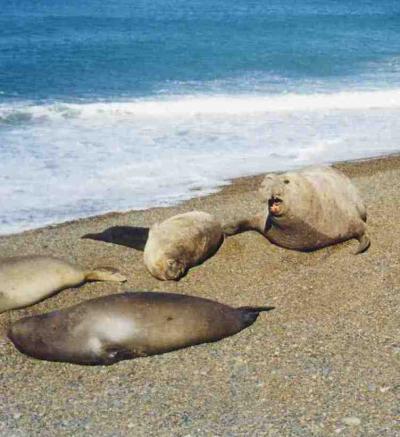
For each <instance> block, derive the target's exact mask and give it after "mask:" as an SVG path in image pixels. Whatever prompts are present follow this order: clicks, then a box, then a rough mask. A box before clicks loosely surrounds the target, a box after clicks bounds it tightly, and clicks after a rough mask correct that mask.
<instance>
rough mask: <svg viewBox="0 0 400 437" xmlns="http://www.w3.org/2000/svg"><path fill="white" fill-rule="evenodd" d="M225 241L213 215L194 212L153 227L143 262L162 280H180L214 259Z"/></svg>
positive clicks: (174, 217) (176, 216) (180, 215)
mask: <svg viewBox="0 0 400 437" xmlns="http://www.w3.org/2000/svg"><path fill="white" fill-rule="evenodd" d="M222 241H223V233H222V227H221V224H220V223H219V222H218V221H217V220H216V219H215V218H214V217H213V216H212V215H210V214H207V213H206V212H202V211H191V212H187V213H185V214H179V215H175V216H173V217H171V218H169V219H168V220H165V221H164V222H162V223H156V224H154V225H153V226H152V227H151V228H150V232H149V236H148V239H147V242H146V246H145V248H144V263H145V265H146V267H147V268H148V270H149V271H150V273H151V274H152V275H153V276H155V277H156V278H158V279H161V280H171V279H172V280H177V279H179V278H181V277H182V276H183V275H184V274H185V273H186V272H187V270H188V269H189V268H190V267H193V266H195V265H197V264H200V263H201V262H203V261H205V260H206V259H207V258H209V257H210V256H212V255H213V254H214V253H215V252H216V251H217V250H218V248H219V246H220V245H221V243H222Z"/></svg>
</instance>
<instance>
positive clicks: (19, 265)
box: [0, 255, 126, 313]
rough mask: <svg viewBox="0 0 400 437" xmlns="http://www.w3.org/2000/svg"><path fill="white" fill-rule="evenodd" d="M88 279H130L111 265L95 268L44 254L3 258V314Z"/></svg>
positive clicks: (0, 274) (0, 301)
mask: <svg viewBox="0 0 400 437" xmlns="http://www.w3.org/2000/svg"><path fill="white" fill-rule="evenodd" d="M87 281H115V282H124V281H126V278H125V276H123V275H122V274H121V273H119V272H118V270H117V269H114V268H111V267H98V268H95V269H92V270H84V269H83V268H81V267H79V266H77V265H75V264H72V263H70V262H68V261H65V260H63V259H59V258H54V257H51V256H43V255H30V256H17V257H12V258H2V259H0V313H2V312H3V311H7V310H11V309H15V308H22V307H25V306H28V305H32V304H34V303H36V302H39V301H41V300H43V299H44V298H46V297H47V296H50V295H52V294H54V293H56V292H57V291H60V290H63V289H64V288H68V287H74V286H77V285H80V284H83V283H84V282H87Z"/></svg>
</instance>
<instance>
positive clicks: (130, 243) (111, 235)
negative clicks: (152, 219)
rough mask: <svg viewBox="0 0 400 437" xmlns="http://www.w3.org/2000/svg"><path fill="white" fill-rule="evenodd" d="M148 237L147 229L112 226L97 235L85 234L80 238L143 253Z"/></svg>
mask: <svg viewBox="0 0 400 437" xmlns="http://www.w3.org/2000/svg"><path fill="white" fill-rule="evenodd" d="M148 237H149V228H142V227H140V226H112V227H111V228H107V229H106V230H104V231H103V232H100V233H98V234H86V235H83V236H82V237H81V238H87V239H89V240H98V241H105V242H106V243H113V244H120V245H121V246H127V247H131V248H133V249H136V250H140V251H142V252H143V250H144V246H145V245H146V242H147V239H148Z"/></svg>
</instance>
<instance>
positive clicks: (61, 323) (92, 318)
mask: <svg viewBox="0 0 400 437" xmlns="http://www.w3.org/2000/svg"><path fill="white" fill-rule="evenodd" d="M271 309H272V307H241V308H232V307H230V306H227V305H224V304H221V303H218V302H214V301H212V300H209V299H203V298H199V297H194V296H187V295H183V294H174V293H156V292H126V293H122V294H114V295H108V296H103V297H100V298H97V299H91V300H87V301H86V302H82V303H80V304H78V305H75V306H73V307H70V308H66V309H63V310H60V311H53V312H50V313H47V314H43V315H38V316H33V317H26V318H23V319H21V320H19V321H17V322H16V323H14V324H12V325H11V327H10V329H9V331H8V337H9V338H10V340H11V341H12V342H13V343H14V345H15V346H16V348H17V349H18V350H19V351H20V352H22V353H24V354H26V355H29V356H32V357H34V358H38V359H42V360H49V361H65V362H69V363H76V364H92V365H94V364H106V365H107V364H113V363H116V362H118V361H121V360H126V359H130V358H137V357H144V356H148V355H155V354H161V353H164V352H169V351H173V350H176V349H181V348H184V347H187V346H192V345H196V344H200V343H208V342H214V341H217V340H220V339H221V338H224V337H228V336H231V335H233V334H236V333H237V332H239V331H241V330H242V329H244V328H246V327H247V326H250V325H251V324H252V323H254V322H255V320H256V319H257V317H258V314H259V313H260V312H261V311H268V310H271Z"/></svg>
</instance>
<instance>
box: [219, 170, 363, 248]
mask: <svg viewBox="0 0 400 437" xmlns="http://www.w3.org/2000/svg"><path fill="white" fill-rule="evenodd" d="M259 193H260V195H261V197H262V199H263V201H264V202H266V204H267V205H266V206H267V211H266V212H263V213H260V214H258V215H254V216H252V217H247V218H243V219H240V220H235V221H233V222H231V223H228V224H226V225H225V226H224V228H223V229H224V233H225V234H227V235H233V234H236V233H238V232H243V231H246V230H251V229H254V230H257V231H259V232H261V233H262V234H264V235H265V236H266V237H267V238H268V240H270V241H271V242H272V243H275V244H277V245H279V246H282V247H286V248H288V249H296V250H303V251H307V250H314V249H319V248H321V247H325V246H328V245H331V244H335V243H339V242H342V241H346V240H349V239H351V238H356V239H357V240H358V241H359V243H360V244H359V246H358V248H357V251H356V253H361V252H363V251H365V250H366V249H368V247H369V245H370V240H369V238H368V237H367V235H366V220H367V211H366V207H365V204H364V202H363V200H362V199H361V196H360V194H359V192H358V190H357V189H356V187H355V186H354V185H353V184H352V182H351V181H350V179H349V178H348V177H347V176H345V175H344V174H343V173H342V172H340V171H338V170H336V169H334V168H331V167H312V168H306V169H303V170H300V171H292V172H287V173H281V174H270V175H267V176H266V177H265V179H264V180H263V182H262V184H261V187H260V189H259Z"/></svg>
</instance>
